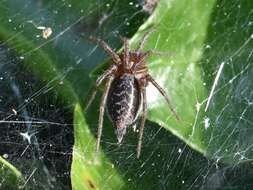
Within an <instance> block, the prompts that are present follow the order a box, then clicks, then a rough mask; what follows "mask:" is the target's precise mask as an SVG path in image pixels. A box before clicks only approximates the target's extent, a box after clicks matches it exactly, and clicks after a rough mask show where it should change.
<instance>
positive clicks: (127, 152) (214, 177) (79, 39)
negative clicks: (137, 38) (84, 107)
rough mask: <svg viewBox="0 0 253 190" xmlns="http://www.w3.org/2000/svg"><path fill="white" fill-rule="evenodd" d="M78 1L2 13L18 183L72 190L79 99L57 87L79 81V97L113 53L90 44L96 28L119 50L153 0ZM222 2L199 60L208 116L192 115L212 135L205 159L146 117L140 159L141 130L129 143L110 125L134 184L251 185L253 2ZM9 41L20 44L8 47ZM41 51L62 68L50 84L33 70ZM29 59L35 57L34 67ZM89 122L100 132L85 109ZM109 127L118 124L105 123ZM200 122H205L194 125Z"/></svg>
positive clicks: (0, 79) (4, 135) (1, 93)
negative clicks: (70, 97)
mask: <svg viewBox="0 0 253 190" xmlns="http://www.w3.org/2000/svg"><path fill="white" fill-rule="evenodd" d="M71 2H72V1H64V0H63V1H45V2H44V1H38V2H34V1H32V0H27V1H20V0H19V1H14V0H13V1H3V3H2V4H1V5H0V8H1V10H4V13H5V15H4V14H2V17H0V21H1V22H2V23H3V24H2V25H3V27H6V28H8V27H9V28H12V32H13V33H11V35H10V37H8V39H7V40H3V41H2V43H1V44H0V71H1V72H0V125H1V129H2V132H1V140H0V144H1V147H0V154H1V156H2V157H3V158H5V159H6V160H8V161H9V162H10V163H12V164H13V165H14V166H16V167H17V168H18V169H19V170H20V171H21V173H22V174H23V176H24V179H25V181H24V183H22V184H21V186H20V188H26V187H30V188H31V189H71V182H70V167H71V162H72V160H71V159H72V147H73V144H74V139H73V106H74V104H73V102H71V101H65V100H63V99H64V98H62V96H63V95H62V93H61V92H62V91H59V89H61V90H62V89H63V88H64V87H65V86H64V85H66V84H65V82H66V81H72V82H71V85H72V86H73V89H75V91H76V92H77V94H78V97H85V96H86V94H87V90H85V91H84V90H83V89H84V88H81V87H80V86H85V87H86V89H88V86H90V83H91V81H90V79H89V77H88V74H89V73H90V71H91V70H92V69H94V68H95V66H96V65H98V64H99V63H101V62H103V60H104V59H105V57H106V55H105V53H104V52H103V51H102V50H99V49H98V48H97V46H96V47H95V48H94V46H92V48H91V46H90V45H87V44H88V43H87V42H86V41H85V40H84V38H85V37H86V36H87V35H90V34H96V35H98V36H100V37H101V38H103V39H105V40H106V41H108V42H109V44H111V46H112V47H114V48H115V49H118V48H119V47H120V43H119V42H118V41H117V40H115V39H116V38H117V37H118V35H119V34H121V35H123V36H132V34H134V32H135V31H136V30H137V28H138V26H140V25H141V24H142V23H143V22H144V21H145V19H146V18H147V17H148V16H149V13H150V12H152V6H151V7H150V5H149V6H148V5H147V4H145V3H147V2H149V3H150V2H152V1H140V0H139V1H137V0H136V1H122V2H121V1H101V0H96V1H94V2H95V3H86V2H84V3H83V4H82V3H80V5H82V6H80V7H76V6H74V3H73V4H72V3H71ZM228 4H229V5H228ZM216 6H217V7H216V8H215V11H214V12H213V13H212V18H211V20H212V22H211V26H210V28H209V30H210V32H209V34H208V36H207V39H206V42H205V44H204V47H203V48H204V56H203V57H204V58H203V59H202V60H200V61H199V62H200V65H201V67H202V69H203V71H202V75H203V76H202V77H203V80H204V81H205V83H204V84H203V85H206V86H207V89H208V96H207V97H206V99H205V100H203V102H202V101H201V100H196V105H197V104H198V103H199V105H200V107H201V108H203V109H205V108H206V112H205V115H204V117H202V116H200V115H199V114H198V112H196V115H195V116H196V117H195V120H196V121H199V120H201V121H200V123H201V125H202V126H203V128H204V129H205V135H206V136H207V137H209V138H206V139H208V140H207V142H206V143H207V145H208V147H207V153H208V158H207V157H204V156H203V155H201V154H200V153H198V152H196V151H195V150H193V149H191V148H189V147H188V146H187V145H186V144H185V142H183V141H181V140H179V139H178V138H177V137H175V136H174V135H172V134H171V133H170V132H169V131H167V130H166V129H164V128H162V127H160V126H159V125H157V124H156V123H153V122H150V121H149V122H147V124H146V128H145V134H144V141H143V144H144V146H143V155H144V156H143V157H144V158H143V160H142V161H136V157H135V146H136V145H135V143H134V142H136V138H135V136H136V135H135V133H134V132H132V131H131V130H129V132H128V133H127V135H126V137H125V141H124V144H123V145H122V146H118V145H117V144H116V143H115V142H116V138H115V136H114V131H113V128H112V127H111V128H109V127H108V129H106V130H104V134H103V147H104V151H105V154H106V155H107V156H108V157H109V158H110V159H111V160H113V163H114V164H115V165H116V166H117V167H118V170H119V172H120V175H122V176H123V178H124V180H125V181H127V183H129V184H131V185H130V187H131V188H130V189H242V188H244V189H252V187H253V183H252V180H251V176H252V170H251V169H252V163H251V158H252V139H253V138H252V134H253V133H252V123H253V121H252V113H253V110H252V109H253V97H252V96H253V94H252V89H253V86H252V84H253V83H252V76H253V70H252V54H253V51H252V40H253V39H252V33H253V31H252V25H253V15H252V14H253V13H252V10H250V8H252V7H253V5H252V3H250V1H243V2H240V1H233V2H229V1H228V0H227V1H218V2H217V4H216ZM125 7H127V8H125ZM242 7H244V8H242ZM245 7H248V9H247V8H245ZM235 10H237V11H235ZM245 10H246V11H245ZM241 11H245V14H241ZM221 14H223V15H225V16H223V17H221V16H220V15H221ZM220 18H223V20H221V19H220ZM234 18H235V19H234ZM231 20H232V21H231ZM227 22H232V23H233V24H231V26H229V25H227ZM224 23H225V24H224ZM234 23H235V24H234ZM217 27H218V28H219V29H218V30H217ZM48 28H50V29H52V34H48V35H49V36H48V37H47V36H46V38H47V39H45V36H44V37H43V32H45V29H48ZM217 31H219V33H217ZM1 33H2V32H1ZM227 33H229V35H228V34H227ZM22 35H25V36H26V38H27V39H29V40H30V41H31V42H32V43H33V44H36V45H34V46H31V47H29V48H27V47H26V46H27V45H26V44H27V39H21V40H19V41H18V43H16V42H17V41H15V39H17V38H19V37H20V36H22ZM235 35H238V37H234V36H235ZM223 38H225V40H224V39H223ZM235 39H236V41H233V40H235ZM158 40H159V39H157V41H158ZM12 42H13V43H14V42H15V43H14V45H12V46H9V44H12ZM224 42H225V43H224ZM42 49H43V51H47V52H51V53H50V56H51V59H52V60H53V61H55V63H54V64H53V65H55V67H47V68H46V69H44V71H43V72H44V73H49V74H48V76H50V80H47V78H46V77H38V76H39V74H40V72H42V71H41V70H42V69H43V67H41V66H39V67H36V65H39V61H40V59H41V57H39V58H38V57H36V54H37V53H38V52H40V51H41V50H42ZM17 52H19V53H17ZM20 52H21V53H20ZM43 59H44V57H43ZM45 59H46V60H47V59H48V60H51V59H50V58H45ZM26 60H28V62H29V60H33V61H32V65H28V64H26ZM211 63H212V64H211ZM213 63H214V64H213ZM33 68H35V71H34V69H33ZM56 68H57V70H59V71H60V72H58V73H57V75H55V76H54V77H52V76H53V75H54V74H55V73H53V74H52V73H51V71H52V70H54V69H55V70H56ZM36 69H37V70H36ZM43 76H47V74H44V75H43ZM80 99H82V98H80ZM81 101H82V100H81ZM96 101H98V100H96ZM152 101H153V100H152ZM97 105H98V103H97V102H96V103H94V105H93V107H92V108H91V109H92V110H98V107H97ZM205 106H206V107H205ZM87 118H92V119H89V126H90V128H91V130H92V132H93V133H94V134H95V133H96V127H97V121H96V118H97V113H96V114H95V115H94V113H93V112H92V113H88V115H87ZM93 118H94V119H93ZM105 126H111V124H110V123H109V121H108V120H106V123H105ZM194 127H198V126H197V122H196V125H194V126H193V128H194ZM221 128H222V130H221ZM224 139H225V140H224ZM221 160H225V161H228V162H232V163H233V164H227V162H225V163H224V162H221ZM108 176H109V174H108ZM107 180H110V178H109V177H108V178H107ZM106 182H107V181H106V180H105V183H106ZM5 183H6V179H5V178H4V177H2V176H1V178H0V187H1V188H3V189H8V188H11V187H5Z"/></svg>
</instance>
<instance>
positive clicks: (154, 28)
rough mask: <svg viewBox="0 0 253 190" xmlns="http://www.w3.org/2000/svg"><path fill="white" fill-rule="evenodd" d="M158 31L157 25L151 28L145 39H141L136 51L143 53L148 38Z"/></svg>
mask: <svg viewBox="0 0 253 190" xmlns="http://www.w3.org/2000/svg"><path fill="white" fill-rule="evenodd" d="M156 29H157V25H156V26H154V27H153V28H151V29H150V30H149V31H147V32H146V33H145V34H144V36H143V38H142V39H141V41H140V43H139V44H138V46H137V48H136V51H138V52H139V51H141V50H142V49H143V48H144V45H145V43H146V41H147V40H148V38H149V37H150V35H151V34H152V33H153V32H155V31H156Z"/></svg>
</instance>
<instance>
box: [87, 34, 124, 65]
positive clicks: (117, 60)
mask: <svg viewBox="0 0 253 190" xmlns="http://www.w3.org/2000/svg"><path fill="white" fill-rule="evenodd" d="M89 39H90V40H92V41H94V42H96V43H98V45H99V46H100V47H101V48H103V49H104V50H105V51H106V52H107V54H108V55H109V56H110V57H111V58H112V60H113V62H114V63H115V64H117V65H119V64H120V63H121V60H120V57H119V55H118V54H117V53H116V52H114V51H113V50H112V49H111V47H110V46H109V45H108V44H107V43H106V42H105V41H103V40H101V39H100V38H96V37H94V36H90V37H89Z"/></svg>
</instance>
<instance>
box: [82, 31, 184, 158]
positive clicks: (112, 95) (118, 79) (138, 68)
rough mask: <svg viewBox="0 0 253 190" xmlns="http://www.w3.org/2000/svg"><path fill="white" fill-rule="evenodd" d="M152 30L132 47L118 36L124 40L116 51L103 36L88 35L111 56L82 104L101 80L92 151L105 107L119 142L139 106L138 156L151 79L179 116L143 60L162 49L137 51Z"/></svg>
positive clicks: (140, 48) (92, 96)
mask: <svg viewBox="0 0 253 190" xmlns="http://www.w3.org/2000/svg"><path fill="white" fill-rule="evenodd" d="M154 31H155V29H154V28H153V29H151V30H149V31H148V32H146V33H145V34H144V36H143V38H142V40H141V41H140V43H139V44H138V47H137V48H136V50H134V51H130V50H129V43H128V40H127V38H123V37H121V40H122V41H123V43H124V48H123V50H122V52H121V53H119V54H117V53H115V52H114V51H113V50H112V49H111V48H110V46H109V45H108V44H107V43H106V42H104V41H103V40H101V39H98V38H95V37H90V39H91V40H92V41H95V42H97V43H98V45H99V46H101V47H102V48H103V49H104V50H105V51H106V52H107V53H108V54H109V56H111V59H112V65H111V66H110V67H109V69H107V70H106V71H104V73H103V74H102V75H101V76H100V77H98V79H97V80H96V85H95V89H94V90H93V91H92V94H91V97H90V99H89V101H88V103H87V106H86V108H85V110H87V108H88V107H89V105H90V104H91V102H92V101H93V99H94V97H95V95H96V92H97V89H98V87H99V86H100V84H101V83H102V82H103V81H104V80H105V81H106V83H105V90H104V92H103V95H102V98H101V103H100V108H99V111H100V112H99V121H98V131H97V143H96V152H98V150H99V146H100V140H101V135H102V127H103V117H104V110H105V107H107V113H108V115H109V118H110V120H111V121H112V123H113V124H114V126H115V127H116V135H117V139H118V143H121V141H122V139H123V136H124V134H125V133H126V128H127V127H128V126H130V125H133V124H134V123H135V122H136V119H137V117H138V113H139V110H140V108H141V107H142V116H141V125H140V129H139V140H138V145H137V158H139V157H140V152H141V145H142V136H143V130H144V125H145V120H146V117H147V100H146V87H147V85H148V83H149V82H151V83H152V84H153V85H154V86H155V87H156V88H157V90H158V91H159V92H160V93H161V94H162V96H163V97H164V98H165V100H166V102H167V103H168V105H169V108H170V110H171V111H172V113H173V114H174V115H175V117H176V118H177V120H179V117H178V115H177V113H176V112H175V110H174V108H173V106H172V105H171V103H170V100H169V98H168V96H167V95H166V93H165V91H164V90H163V89H162V88H161V87H160V86H159V85H158V83H156V81H155V80H154V79H153V78H152V77H151V76H150V75H149V72H148V68H147V63H146V62H145V59H146V58H147V57H148V56H150V55H152V54H159V55H161V54H162V53H159V52H154V51H153V50H149V51H147V52H142V51H141V50H142V49H143V47H144V44H145V42H146V41H147V39H148V37H149V36H150V34H151V33H152V32H154ZM141 105H142V106H141Z"/></svg>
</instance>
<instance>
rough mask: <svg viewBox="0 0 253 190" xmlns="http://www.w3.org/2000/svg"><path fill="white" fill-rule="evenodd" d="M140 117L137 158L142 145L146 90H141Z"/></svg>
mask: <svg viewBox="0 0 253 190" xmlns="http://www.w3.org/2000/svg"><path fill="white" fill-rule="evenodd" d="M142 96H143V101H142V116H141V125H140V131H139V139H138V145H137V158H139V157H140V155H141V145H142V137H143V131H144V126H145V121H146V118H147V96H146V88H143V89H142Z"/></svg>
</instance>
